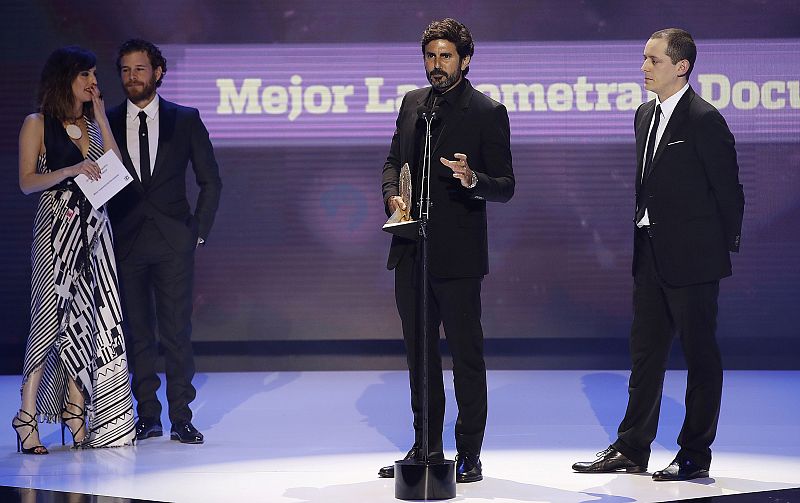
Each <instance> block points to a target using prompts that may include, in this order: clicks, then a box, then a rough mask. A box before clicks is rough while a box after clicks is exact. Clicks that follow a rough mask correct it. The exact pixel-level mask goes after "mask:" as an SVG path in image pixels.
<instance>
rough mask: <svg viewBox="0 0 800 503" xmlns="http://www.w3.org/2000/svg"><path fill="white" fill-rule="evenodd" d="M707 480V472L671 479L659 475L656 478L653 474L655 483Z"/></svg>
mask: <svg viewBox="0 0 800 503" xmlns="http://www.w3.org/2000/svg"><path fill="white" fill-rule="evenodd" d="M707 478H708V471H707V470H701V471H699V472H697V473H693V474H692V475H691V476H690V477H672V476H666V477H665V476H663V475H659V476H658V477H656V475H655V474H653V480H655V481H656V482H679V481H682V480H694V479H707Z"/></svg>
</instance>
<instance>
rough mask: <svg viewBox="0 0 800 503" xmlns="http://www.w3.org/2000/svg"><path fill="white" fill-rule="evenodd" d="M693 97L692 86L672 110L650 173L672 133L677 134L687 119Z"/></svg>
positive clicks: (656, 164)
mask: <svg viewBox="0 0 800 503" xmlns="http://www.w3.org/2000/svg"><path fill="white" fill-rule="evenodd" d="M692 98H694V91H692V88H691V87H690V88H689V89H687V90H686V92H685V93H684V94H683V96H681V99H680V100H678V104H677V105H675V110H673V111H672V115H671V116H670V118H669V122H668V123H667V127H666V129H664V134H663V135H662V136H661V141H660V142H658V148H657V149H656V153H655V155H653V163H652V164H651V165H650V173H652V172H653V171H655V169H656V166H658V161H659V160H660V159H661V154H663V153H664V149H665V148H666V147H667V145H668V144H669V142H670V141H671V140H672V135H673V134H675V131H677V130H678V129H679V128H680V126H681V125H682V124H683V122H684V121H686V119H687V117H688V112H689V103H690V102H691V101H692ZM650 173H647V174H646V176H650Z"/></svg>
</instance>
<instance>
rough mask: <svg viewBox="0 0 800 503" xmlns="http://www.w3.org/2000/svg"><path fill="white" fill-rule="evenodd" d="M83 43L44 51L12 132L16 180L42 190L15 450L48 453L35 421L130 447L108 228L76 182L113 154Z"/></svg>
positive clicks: (78, 442) (77, 438)
mask: <svg viewBox="0 0 800 503" xmlns="http://www.w3.org/2000/svg"><path fill="white" fill-rule="evenodd" d="M95 65H96V57H95V55H94V54H92V53H91V52H89V51H87V50H85V49H82V48H80V47H65V48H62V49H58V50H56V51H55V52H53V54H51V55H50V57H49V58H48V60H47V62H46V63H45V66H44V69H43V70H42V76H41V80H40V83H39V110H40V111H39V113H35V114H31V115H29V116H28V117H27V118H26V119H25V122H24V124H23V125H22V130H21V131H20V135H19V152H20V153H19V185H20V188H21V189H22V192H24V193H25V194H31V193H34V192H41V196H40V197H39V207H38V210H37V212H36V219H35V223H34V235H33V245H32V249H31V261H32V270H33V271H32V273H33V274H32V278H31V329H30V334H29V336H28V342H27V347H26V350H25V364H24V369H23V384H22V392H21V394H22V406H21V407H20V410H19V412H18V413H17V415H16V416H14V419H13V421H12V426H13V428H14V430H15V431H16V433H17V436H18V450H20V449H19V448H20V447H21V450H22V452H24V453H26V454H47V453H48V451H47V449H46V448H45V447H44V446H42V445H41V442H40V441H39V432H38V426H37V424H38V421H46V422H61V424H62V434H63V431H64V427H67V428H69V430H70V432H71V433H72V437H73V442H74V445H75V446H76V447H108V446H120V445H127V444H131V443H132V442H133V439H134V435H135V431H134V423H133V401H132V398H131V390H130V383H129V380H128V366H127V359H126V355H125V343H124V340H123V335H122V325H121V323H122V311H121V308H120V301H119V288H118V282H117V273H116V264H115V262H114V252H113V247H112V240H111V239H112V238H111V227H110V226H109V222H108V217H107V215H106V212H105V209H104V208H101V209H100V210H97V209H94V208H93V207H92V206H91V204H89V202H88V200H87V199H86V197H85V196H84V195H83V193H82V192H81V191H80V189H79V188H78V186H77V185H76V184H75V182H74V178H75V177H76V176H78V175H85V176H87V177H89V178H90V179H92V180H98V179H100V168H99V166H98V165H97V163H96V162H95V161H96V160H97V158H98V157H100V156H101V155H102V154H103V153H104V152H105V151H108V150H114V151H115V152H116V153H117V156H119V150H118V148H117V145H116V143H115V142H114V136H113V135H112V134H111V128H110V127H109V124H108V119H107V118H106V114H105V106H104V104H103V100H102V97H101V95H100V91H99V89H98V88H97V78H96V76H95Z"/></svg>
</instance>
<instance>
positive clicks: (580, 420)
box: [0, 371, 800, 503]
mask: <svg viewBox="0 0 800 503" xmlns="http://www.w3.org/2000/svg"><path fill="white" fill-rule="evenodd" d="M627 376H628V373H627V372H625V371H620V372H609V371H490V372H489V423H488V427H487V431H486V440H485V442H484V450H483V454H482V455H481V460H482V462H483V467H484V480H483V481H482V482H477V483H472V484H459V485H458V486H457V491H458V496H457V498H456V500H454V501H470V502H473V501H474V502H482V501H486V502H489V501H491V502H493V503H500V502H520V501H521V502H569V503H578V502H604V503H623V502H655V501H670V500H679V499H687V498H697V497H706V496H718V495H728V494H737V493H747V492H755V491H766V490H772V489H785V488H790V487H800V419H798V418H800V392H798V390H800V372H767V371H757V372H756V371H737V372H727V373H726V374H725V388H724V398H723V407H722V415H721V418H720V426H719V433H718V436H717V441H716V442H715V444H714V446H713V447H714V461H713V463H712V466H711V477H712V478H710V479H700V480H696V481H691V482H653V481H652V480H651V479H650V476H649V475H647V474H645V475H630V474H597V475H587V474H576V473H573V472H572V471H571V469H570V465H571V464H572V463H573V462H574V461H577V460H591V459H593V458H594V453H595V452H596V451H599V450H602V449H604V448H605V447H606V446H607V445H608V444H609V443H610V442H611V441H613V439H614V438H615V431H616V427H617V423H618V422H619V420H620V419H621V417H622V414H623V413H624V409H625V404H626V400H627ZM685 378H686V374H685V372H669V373H668V375H667V380H666V383H665V394H664V400H663V404H662V413H661V423H660V424H661V427H660V429H659V435H658V438H657V439H656V442H655V443H654V444H653V454H652V457H651V459H650V466H649V469H650V470H651V471H653V470H658V469H661V468H663V467H664V466H666V465H667V464H668V463H669V462H670V461H671V459H672V457H673V456H674V454H675V452H676V449H677V447H676V444H675V439H676V437H677V434H678V430H679V428H680V424H681V421H682V418H683V413H684V407H683V393H684V383H685ZM19 384H20V378H19V377H17V376H2V377H0V398H2V403H4V404H6V405H5V407H4V410H5V412H4V414H5V416H6V419H7V421H6V423H9V422H10V420H11V417H12V415H13V414H14V412H15V411H16V408H17V406H18V405H17V404H18V403H19ZM195 384H196V385H197V388H198V395H197V396H198V399H197V400H196V401H195V402H194V404H193V409H194V411H195V419H194V421H193V422H194V424H195V426H197V428H198V429H199V430H200V431H202V432H203V433H204V434H205V437H206V443H205V444H204V445H199V446H193V445H182V444H179V443H177V442H173V441H170V440H169V437H168V436H165V437H162V438H155V439H148V440H146V441H144V442H141V443H140V444H138V445H137V446H135V447H130V448H118V449H99V450H89V451H75V450H70V449H67V448H66V447H61V446H60V431H59V430H60V427H58V426H56V425H42V426H41V427H40V428H41V430H42V439H43V441H44V443H45V445H47V446H48V448H50V449H51V454H50V455H49V456H23V455H21V454H17V453H16V452H15V451H16V443H15V440H14V434H13V432H12V431H11V428H10V427H9V426H5V433H2V434H0V486H2V485H5V486H15V487H32V488H39V489H51V490H58V491H69V492H76V493H91V494H98V495H108V496H119V497H127V498H140V499H147V500H156V501H170V502H192V503H200V502H222V501H228V502H232V501H264V502H314V503H317V502H319V503H323V502H324V503H331V502H348V503H349V502H370V503H372V502H394V501H397V500H395V499H394V481H393V480H391V479H378V478H377V470H378V468H379V467H380V466H382V465H386V464H390V463H391V462H392V461H393V460H395V459H397V458H399V457H402V456H403V455H404V454H405V451H406V450H407V449H408V447H410V445H411V443H412V438H413V436H412V434H411V426H410V421H411V418H410V412H409V405H408V404H409V392H408V383H407V374H406V373H404V372H394V371H392V372H375V371H370V372H279V373H266V372H254V373H213V374H198V375H197V376H196V377H195ZM446 386H447V390H448V414H447V419H446V425H445V438H444V442H445V450H446V453H447V454H448V457H451V458H452V456H453V455H454V454H455V453H454V451H453V438H452V437H453V422H454V418H455V400H454V398H453V392H452V378H451V375H450V374H447V375H446ZM162 392H163V386H162ZM162 402H163V403H164V404H166V400H164V399H163V394H162ZM162 419H163V421H164V427H165V430H166V431H168V429H169V421H168V418H167V416H166V412H165V413H164V417H163V418H162ZM724 500H725V498H722V501H724ZM781 501H786V500H781Z"/></svg>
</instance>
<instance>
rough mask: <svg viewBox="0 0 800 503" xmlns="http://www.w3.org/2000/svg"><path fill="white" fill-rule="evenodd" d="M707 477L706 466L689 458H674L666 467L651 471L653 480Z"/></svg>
mask: <svg viewBox="0 0 800 503" xmlns="http://www.w3.org/2000/svg"><path fill="white" fill-rule="evenodd" d="M706 477H708V468H703V467H701V466H699V465H697V464H695V462H694V461H692V460H691V459H678V458H675V459H674V460H673V461H672V463H670V464H669V466H668V467H666V468H664V469H663V470H659V471H657V472H655V473H653V480H658V481H665V480H692V479H702V478H706Z"/></svg>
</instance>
